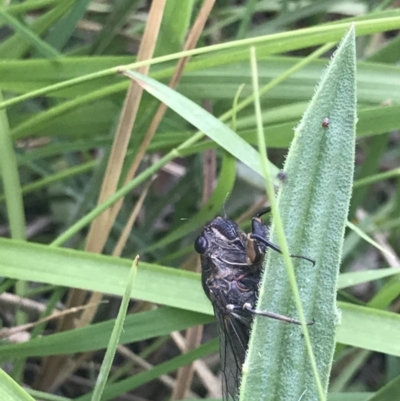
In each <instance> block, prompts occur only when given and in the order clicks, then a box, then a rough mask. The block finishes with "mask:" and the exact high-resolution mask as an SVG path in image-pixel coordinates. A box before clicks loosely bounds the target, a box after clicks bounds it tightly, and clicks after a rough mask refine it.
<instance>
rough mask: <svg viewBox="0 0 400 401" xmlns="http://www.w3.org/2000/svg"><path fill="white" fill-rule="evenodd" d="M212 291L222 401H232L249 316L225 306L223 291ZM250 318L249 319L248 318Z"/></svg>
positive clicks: (244, 346)
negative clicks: (246, 316) (217, 338)
mask: <svg viewBox="0 0 400 401" xmlns="http://www.w3.org/2000/svg"><path fill="white" fill-rule="evenodd" d="M213 292H214V296H215V302H213V306H214V313H215V317H216V320H217V327H218V334H219V342H220V358H221V373H222V376H223V377H222V396H223V399H224V401H234V400H236V399H237V397H236V396H237V393H238V389H239V386H240V379H241V376H242V365H243V363H244V359H245V357H246V350H247V344H248V340H249V331H250V325H251V317H250V318H248V319H246V318H244V317H242V316H240V315H238V314H237V313H234V312H232V311H229V310H228V309H227V308H226V305H227V304H228V302H226V298H225V297H224V294H223V292H222V291H221V292H217V293H215V290H214V291H213ZM249 319H250V320H249Z"/></svg>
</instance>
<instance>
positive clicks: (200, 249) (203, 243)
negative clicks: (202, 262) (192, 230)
mask: <svg viewBox="0 0 400 401" xmlns="http://www.w3.org/2000/svg"><path fill="white" fill-rule="evenodd" d="M207 248H208V241H207V239H206V238H205V237H203V236H202V235H200V236H199V237H197V239H196V241H195V242H194V249H195V251H196V252H197V253H199V254H200V255H202V254H203V253H205V251H206V250H207Z"/></svg>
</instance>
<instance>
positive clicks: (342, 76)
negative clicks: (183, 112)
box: [241, 28, 356, 401]
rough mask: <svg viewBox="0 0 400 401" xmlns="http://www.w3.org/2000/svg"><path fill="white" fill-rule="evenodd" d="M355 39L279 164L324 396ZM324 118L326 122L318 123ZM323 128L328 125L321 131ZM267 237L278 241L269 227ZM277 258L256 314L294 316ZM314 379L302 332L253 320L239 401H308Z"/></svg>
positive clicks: (346, 180)
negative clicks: (306, 258)
mask: <svg viewBox="0 0 400 401" xmlns="http://www.w3.org/2000/svg"><path fill="white" fill-rule="evenodd" d="M355 86H356V85H355V41H354V29H353V28H352V29H351V30H350V31H349V33H348V34H347V35H346V36H345V38H344V40H343V41H342V43H341V45H340V46H339V48H338V50H337V52H336V54H335V56H334V58H333V60H332V62H331V64H330V65H329V67H328V69H327V71H326V73H325V74H324V76H323V78H322V80H321V82H320V84H319V86H318V88H317V90H316V93H315V95H314V97H313V99H312V101H311V103H310V105H309V107H308V109H307V111H306V112H305V114H304V116H303V119H302V121H301V123H300V125H299V126H298V128H297V129H296V132H295V138H294V141H293V142H292V145H291V147H290V150H289V155H288V158H287V162H286V165H285V172H286V173H287V182H286V183H285V184H284V186H283V189H282V191H281V193H280V194H279V211H280V215H281V218H282V221H283V226H284V229H285V235H286V238H287V241H288V244H289V249H290V252H291V253H292V254H302V255H305V256H309V257H312V258H314V259H315V260H316V265H315V266H312V265H311V264H310V263H308V262H306V261H300V260H298V259H293V263H294V264H295V269H296V279H297V286H298V289H299V292H300V296H301V300H302V304H303V308H304V311H305V314H306V317H307V319H312V318H314V319H315V324H314V325H313V326H310V327H309V333H310V336H311V344H312V348H313V352H314V355H315V358H316V364H317V370H318V373H319V377H320V379H321V382H322V387H323V388H324V390H325V391H326V389H327V386H328V378H329V374H330V367H331V362H332V356H333V351H334V339H335V326H336V324H337V322H338V320H339V313H338V310H337V307H336V282H337V276H338V271H339V263H340V255H341V250H342V243H343V235H344V229H345V222H346V217H347V213H348V208H349V200H350V195H351V187H352V180H353V170H354V146H355V124H356V95H355V93H356V87H355ZM325 118H329V122H328V123H327V124H323V122H324V119H325ZM324 125H327V126H324ZM272 240H273V242H275V243H276V242H277V236H276V233H275V230H274V227H273V228H272ZM294 305H295V304H294V302H293V295H292V291H291V288H290V286H289V282H288V279H287V274H286V270H285V267H284V264H283V261H282V256H281V255H279V254H278V253H277V252H269V255H268V261H267V265H266V270H265V274H264V277H263V282H262V287H261V288H260V298H259V304H258V306H257V309H260V310H268V311H273V312H275V313H280V314H283V315H286V316H290V317H294V318H296V317H297V311H296V308H295V306H294ZM320 398H321V397H319V396H318V394H317V388H316V379H315V377H314V373H313V371H312V368H311V364H310V359H309V355H308V354H307V351H306V347H305V344H304V338H303V336H302V335H301V330H300V328H299V327H298V326H296V325H294V324H285V323H282V322H279V321H275V320H272V319H266V318H264V317H256V318H255V323H254V327H253V333H252V336H251V340H250V344H249V351H248V357H247V360H246V363H245V365H244V368H243V381H242V387H241V400H265V401H267V400H271V401H272V400H274V401H277V400H285V401H298V400H299V399H301V400H302V401H311V400H313V401H314V400H317V399H320Z"/></svg>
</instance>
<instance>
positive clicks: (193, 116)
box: [125, 71, 278, 175]
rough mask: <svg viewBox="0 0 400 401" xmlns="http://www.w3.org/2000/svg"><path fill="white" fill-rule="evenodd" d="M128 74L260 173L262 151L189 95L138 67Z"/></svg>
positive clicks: (274, 169) (275, 172)
mask: <svg viewBox="0 0 400 401" xmlns="http://www.w3.org/2000/svg"><path fill="white" fill-rule="evenodd" d="M125 74H126V75H127V76H128V77H129V78H131V79H134V80H135V81H136V82H137V83H138V84H139V85H141V86H142V87H143V88H144V89H145V90H146V91H147V92H149V93H150V94H151V95H153V96H154V97H156V98H157V99H158V100H160V101H161V102H163V103H165V104H166V105H167V106H168V107H169V108H171V109H172V110H174V111H175V112H176V113H178V114H179V115H180V116H182V117H183V118H184V119H185V120H186V121H188V122H189V123H191V124H192V125H194V126H195V127H196V128H197V129H198V130H199V131H202V132H203V133H204V134H206V135H207V136H209V137H210V138H211V139H212V140H213V141H214V142H216V143H217V144H218V145H219V146H221V147H222V148H223V149H225V150H226V151H227V152H229V153H230V154H231V155H233V156H234V157H236V159H238V160H240V161H241V162H243V163H244V164H246V165H247V166H248V167H250V168H251V169H252V170H253V171H255V172H257V173H259V174H260V172H261V167H260V155H259V154H258V152H257V151H256V150H255V149H254V148H253V147H252V146H250V145H249V144H248V143H247V142H246V141H245V140H244V139H243V138H241V137H240V136H239V135H237V134H236V133H235V132H233V131H232V130H231V129H230V128H229V127H227V126H226V125H225V124H223V123H222V122H221V121H220V120H218V119H217V118H215V117H214V116H213V115H212V114H210V113H208V112H207V111H206V110H204V109H203V108H202V107H200V106H199V105H197V104H196V103H194V102H193V101H191V100H190V99H188V98H186V97H184V96H182V95H181V94H180V93H178V92H176V91H174V90H172V89H171V88H169V87H168V86H165V85H163V84H162V83H160V82H157V81H155V80H154V79H152V78H149V77H145V76H144V75H142V74H139V73H138V72H135V71H126V72H125ZM272 170H273V173H274V174H275V175H276V174H277V173H278V169H277V168H276V167H275V166H274V167H273V168H272Z"/></svg>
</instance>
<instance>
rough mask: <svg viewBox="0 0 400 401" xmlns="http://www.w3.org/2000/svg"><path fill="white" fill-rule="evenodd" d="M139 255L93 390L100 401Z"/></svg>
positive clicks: (112, 359)
mask: <svg viewBox="0 0 400 401" xmlns="http://www.w3.org/2000/svg"><path fill="white" fill-rule="evenodd" d="M138 262H139V256H136V258H135V260H134V261H133V263H132V267H131V270H130V272H129V276H128V280H127V284H126V289H125V294H124V296H123V298H122V302H121V306H120V308H119V311H118V315H117V319H116V320H115V325H114V328H113V331H112V333H111V337H110V342H109V343H108V347H107V351H106V354H105V356H104V360H103V363H102V364H101V368H100V371H99V375H98V376H97V381H96V385H95V387H94V390H93V396H92V401H100V399H101V396H102V394H103V392H104V388H105V386H106V382H107V378H108V375H109V374H110V370H111V366H112V363H113V361H114V356H115V352H116V350H117V346H118V343H119V339H120V336H121V332H122V328H123V325H124V321H125V317H126V312H127V310H128V305H129V301H130V295H131V292H132V288H133V284H134V282H135V277H136V272H137V268H138Z"/></svg>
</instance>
